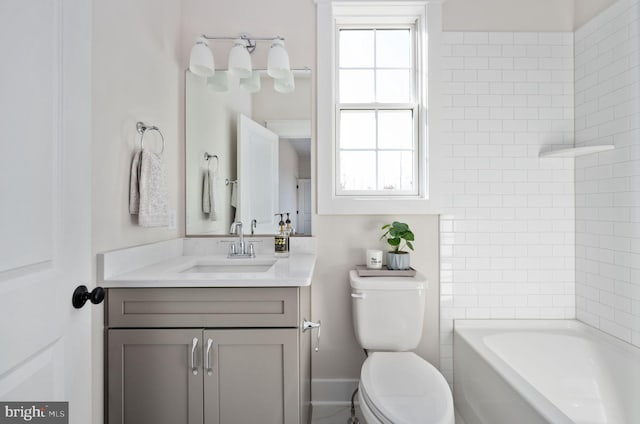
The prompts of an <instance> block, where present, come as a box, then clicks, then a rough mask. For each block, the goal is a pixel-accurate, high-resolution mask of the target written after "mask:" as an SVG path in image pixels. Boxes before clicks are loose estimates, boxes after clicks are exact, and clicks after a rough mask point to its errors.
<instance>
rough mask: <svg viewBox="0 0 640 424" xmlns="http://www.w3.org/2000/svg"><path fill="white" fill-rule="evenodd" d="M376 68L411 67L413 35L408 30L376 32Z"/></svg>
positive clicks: (381, 30) (382, 30)
mask: <svg viewBox="0 0 640 424" xmlns="http://www.w3.org/2000/svg"><path fill="white" fill-rule="evenodd" d="M376 66H378V67H382V68H410V67H411V33H410V32H409V30H407V29H402V30H398V29H393V30H386V29H380V30H377V31H376Z"/></svg>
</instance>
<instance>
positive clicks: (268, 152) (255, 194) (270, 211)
mask: <svg viewBox="0 0 640 424" xmlns="http://www.w3.org/2000/svg"><path fill="white" fill-rule="evenodd" d="M278 140H279V138H278V135H277V134H275V133H273V132H271V131H269V130H268V129H266V128H265V127H263V126H262V125H260V124H258V123H257V122H254V121H252V120H251V119H249V118H247V117H246V116H244V115H242V114H239V115H238V184H237V190H238V212H239V213H237V214H236V217H239V218H237V219H240V221H242V223H243V224H244V228H245V233H248V232H249V228H250V226H251V223H252V222H253V220H255V224H256V227H255V232H256V234H273V233H275V231H276V230H277V229H278V228H277V223H278V221H280V218H278V219H276V218H275V217H274V214H276V213H278V212H279V211H278V205H279V202H278V191H279V186H278Z"/></svg>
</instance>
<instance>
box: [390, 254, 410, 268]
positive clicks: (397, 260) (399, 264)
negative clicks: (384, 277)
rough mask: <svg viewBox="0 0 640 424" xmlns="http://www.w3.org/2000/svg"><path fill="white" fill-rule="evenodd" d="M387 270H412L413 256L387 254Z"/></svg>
mask: <svg viewBox="0 0 640 424" xmlns="http://www.w3.org/2000/svg"><path fill="white" fill-rule="evenodd" d="M387 268H388V269H398V270H404V269H409V268H411V256H409V253H407V252H404V253H395V252H387Z"/></svg>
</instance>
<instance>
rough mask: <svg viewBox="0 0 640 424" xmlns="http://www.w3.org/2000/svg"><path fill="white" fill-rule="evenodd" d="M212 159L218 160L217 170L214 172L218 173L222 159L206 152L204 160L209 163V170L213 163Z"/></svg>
mask: <svg viewBox="0 0 640 424" xmlns="http://www.w3.org/2000/svg"><path fill="white" fill-rule="evenodd" d="M211 158H215V160H216V169H215V171H214V172H216V171H217V170H218V167H219V166H220V159H219V158H218V155H212V154H210V153H209V152H204V160H206V161H207V169H209V164H210V163H211V160H210V159H211Z"/></svg>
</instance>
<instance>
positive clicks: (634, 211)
mask: <svg viewBox="0 0 640 424" xmlns="http://www.w3.org/2000/svg"><path fill="white" fill-rule="evenodd" d="M639 47H640V1H639V0H620V1H618V2H616V3H615V4H614V5H613V6H612V7H610V8H609V9H607V10H606V11H605V12H603V13H601V14H600V15H599V16H597V17H596V18H595V19H593V20H592V21H590V22H589V23H587V24H586V25H584V26H583V27H582V28H580V29H579V30H578V31H576V33H575V74H576V81H575V90H576V93H575V95H576V96H575V106H576V116H575V120H576V122H575V128H576V143H577V144H579V145H585V144H597V143H604V144H614V145H615V150H613V151H608V152H604V153H599V154H596V155H590V156H584V157H581V158H577V159H576V163H575V167H576V299H577V300H576V309H577V317H578V319H580V320H582V321H584V322H586V323H588V324H590V325H593V326H594V327H597V328H600V329H601V330H604V331H606V332H608V333H610V334H612V335H614V336H616V337H619V338H621V339H623V340H625V341H627V342H630V343H633V344H634V345H636V346H640V67H639V63H640V61H639Z"/></svg>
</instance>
